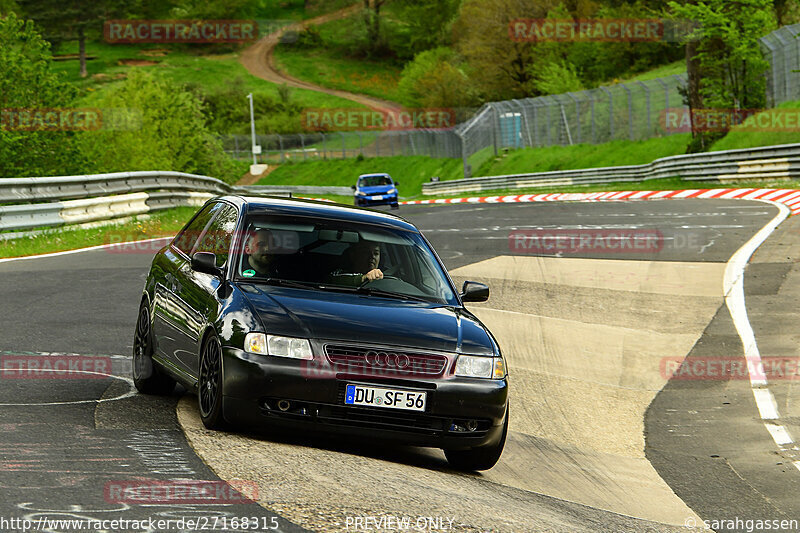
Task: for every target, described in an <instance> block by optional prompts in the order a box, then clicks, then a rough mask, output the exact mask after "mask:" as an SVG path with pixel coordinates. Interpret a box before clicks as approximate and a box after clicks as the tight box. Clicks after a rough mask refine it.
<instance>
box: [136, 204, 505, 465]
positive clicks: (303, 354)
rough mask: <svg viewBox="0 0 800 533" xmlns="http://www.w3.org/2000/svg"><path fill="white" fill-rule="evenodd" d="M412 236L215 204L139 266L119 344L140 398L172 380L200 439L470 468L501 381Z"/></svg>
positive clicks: (485, 334)
mask: <svg viewBox="0 0 800 533" xmlns="http://www.w3.org/2000/svg"><path fill="white" fill-rule="evenodd" d="M488 296H489V289H488V287H486V286H485V285H482V284H480V283H475V282H465V283H464V286H463V287H462V289H461V291H460V292H459V291H457V290H456V289H455V288H454V286H453V282H452V280H451V279H450V277H449V275H448V274H447V271H446V269H445V267H444V265H443V264H442V262H441V260H440V259H439V257H438V256H437V255H436V253H435V252H434V250H433V248H432V247H431V245H430V244H429V243H428V241H427V240H426V239H425V237H424V236H423V235H422V234H421V233H420V232H419V230H417V229H416V228H415V227H414V226H413V225H412V224H410V223H408V222H407V221H405V220H403V219H402V218H400V217H397V216H393V215H390V214H388V213H382V212H377V211H372V210H368V209H363V208H357V207H348V206H343V205H337V204H328V203H323V202H313V201H302V200H290V199H279V198H244V197H239V196H225V197H220V198H215V199H212V200H210V201H209V202H207V203H206V204H205V205H204V206H203V207H202V209H200V210H199V212H198V213H197V214H196V215H195V216H194V217H193V218H192V220H191V221H189V223H188V224H187V225H186V226H185V227H184V228H183V229H182V230H181V231H180V232H179V233H178V235H177V236H176V237H175V238H174V239H173V241H172V242H171V243H170V244H169V245H168V246H166V247H165V248H163V249H162V250H160V251H159V252H158V253H157V254H156V256H155V258H154V259H153V263H152V267H151V269H150V273H149V275H148V277H147V282H146V284H145V287H144V291H143V294H142V300H141V305H140V310H139V317H138V321H137V326H136V332H135V338H134V353H133V359H134V364H133V369H134V370H133V374H134V375H133V377H134V382H135V384H136V387H137V389H138V390H139V391H140V392H142V393H148V394H166V393H169V392H171V391H172V390H173V388H174V387H175V383H176V382H179V383H181V384H182V385H183V386H184V387H186V388H187V389H188V390H190V391H195V392H196V393H197V399H198V404H199V411H200V415H201V417H202V420H203V423H204V424H205V426H206V427H208V428H211V429H225V428H227V427H230V426H232V425H236V426H244V427H249V428H253V427H268V426H287V427H290V428H295V429H298V430H303V429H310V430H314V431H328V432H336V433H339V434H343V435H349V436H353V437H356V438H358V437H360V438H369V439H373V438H381V439H389V440H391V441H394V442H400V443H407V444H412V445H418V446H431V447H439V448H442V449H443V450H444V451H445V454H446V456H447V459H448V461H449V462H450V464H451V465H452V466H454V467H456V468H459V469H466V470H485V469H488V468H491V467H492V466H493V465H494V464H495V463H496V462H497V460H498V459H499V457H500V454H501V453H502V450H503V446H504V444H505V439H506V434H507V431H508V377H507V372H506V364H505V360H504V359H503V356H502V354H501V352H500V348H499V346H498V344H497V342H496V341H495V339H494V338H493V336H492V334H491V333H490V332H489V330H488V329H487V328H486V326H484V325H483V324H482V323H481V322H480V320H478V319H477V318H476V317H475V316H474V315H473V314H472V313H470V312H469V311H468V310H467V309H466V308H465V307H464V303H465V302H478V301H484V300H486V299H487V298H488Z"/></svg>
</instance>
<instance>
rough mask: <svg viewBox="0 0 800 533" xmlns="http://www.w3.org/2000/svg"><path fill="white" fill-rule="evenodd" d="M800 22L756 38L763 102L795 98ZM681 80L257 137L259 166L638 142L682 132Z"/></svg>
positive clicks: (239, 150) (466, 156) (476, 157)
mask: <svg viewBox="0 0 800 533" xmlns="http://www.w3.org/2000/svg"><path fill="white" fill-rule="evenodd" d="M798 34H800V24H795V25H792V26H785V27H783V28H780V29H779V30H777V31H775V32H772V33H771V34H769V35H767V36H766V37H763V38H762V39H761V43H762V49H763V50H764V53H765V57H766V58H767V59H768V60H769V62H770V70H769V72H768V73H767V96H768V102H769V103H770V105H772V106H776V105H778V104H781V103H783V102H786V101H790V100H798V99H800V73H798V69H800V38H798ZM685 85H686V74H680V75H673V76H669V77H665V78H657V79H651V80H647V81H631V82H626V83H619V84H616V85H611V86H607V87H598V88H597V89H592V90H587V91H578V92H570V93H565V94H558V95H550V96H540V97H537V98H525V99H521V100H508V101H504V102H491V103H488V104H485V105H484V106H483V107H481V108H480V109H478V110H477V111H476V112H475V113H474V115H473V116H472V118H470V119H469V120H467V121H466V122H463V123H461V124H458V125H457V126H456V127H455V128H452V129H449V130H408V131H369V132H335V133H327V134H323V133H313V134H311V133H310V134H294V135H262V136H258V138H257V144H258V145H260V146H261V147H262V153H261V154H260V155H259V156H257V158H258V160H259V162H273V163H278V162H280V163H282V162H285V161H287V160H301V161H308V160H313V159H331V158H348V157H357V156H359V155H362V156H363V157H381V156H395V155H403V156H412V155H421V156H429V157H450V158H461V159H462V160H463V162H464V174H465V176H468V175H469V174H470V173H471V170H470V168H471V167H470V163H472V162H474V161H478V162H479V161H480V160H481V159H482V158H483V157H491V155H496V154H497V153H499V151H500V150H503V149H507V148H533V147H543V146H554V145H572V144H579V143H590V144H597V143H605V142H609V141H614V140H620V139H625V140H633V141H635V140H644V139H649V138H652V137H657V136H665V135H672V134H675V133H680V132H683V131H688V130H687V129H686V126H688V125H687V124H684V123H681V121H686V120H687V118H688V108H687V107H686V105H685V104H684V98H683V96H682V95H681V91H682V89H683V88H684V87H685ZM223 143H224V146H225V150H226V151H227V152H228V153H230V154H231V155H233V156H234V157H236V158H238V159H243V160H244V159H250V158H252V153H251V139H250V137H249V136H245V135H241V136H228V137H225V138H224V139H223Z"/></svg>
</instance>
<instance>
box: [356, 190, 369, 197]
mask: <svg viewBox="0 0 800 533" xmlns="http://www.w3.org/2000/svg"><path fill="white" fill-rule="evenodd" d="M356 195H357V196H366V195H367V193H365V192H362V191H358V192H356Z"/></svg>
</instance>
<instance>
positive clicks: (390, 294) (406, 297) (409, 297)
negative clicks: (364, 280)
mask: <svg viewBox="0 0 800 533" xmlns="http://www.w3.org/2000/svg"><path fill="white" fill-rule="evenodd" d="M356 291H357V292H359V293H364V294H369V295H370V296H385V297H387V298H398V299H402V300H414V301H415V302H425V303H432V302H431V301H430V300H428V299H427V298H423V297H422V296H413V295H411V294H405V293H402V292H393V291H385V290H383V289H373V288H371V287H359V288H358V289H356Z"/></svg>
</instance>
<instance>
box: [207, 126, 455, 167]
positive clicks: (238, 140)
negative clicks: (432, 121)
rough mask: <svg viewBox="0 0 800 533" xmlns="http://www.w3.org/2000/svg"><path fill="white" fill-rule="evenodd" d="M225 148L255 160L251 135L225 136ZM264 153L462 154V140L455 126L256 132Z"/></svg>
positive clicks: (292, 157) (296, 156)
mask: <svg viewBox="0 0 800 533" xmlns="http://www.w3.org/2000/svg"><path fill="white" fill-rule="evenodd" d="M222 144H223V148H224V150H225V151H226V152H227V153H228V154H229V155H231V156H232V157H234V158H236V159H239V160H250V161H252V158H253V155H252V151H251V150H252V147H251V144H252V139H251V137H250V136H249V135H228V136H225V137H223V138H222ZM256 144H257V145H259V146H261V154H259V155H257V156H256V159H257V161H258V162H259V163H284V162H286V161H313V160H315V159H344V158H348V157H358V156H359V155H361V156H363V157H390V156H396V155H402V156H414V155H422V156H428V157H451V158H458V157H461V141H460V139H459V138H458V136H457V135H456V134H455V132H454V131H452V130H408V131H381V132H378V131H352V132H333V133H297V134H291V135H277V134H275V135H256Z"/></svg>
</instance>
